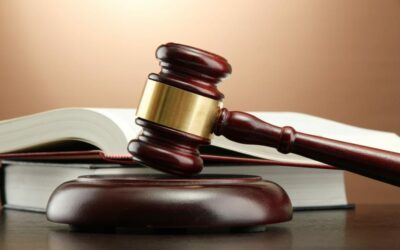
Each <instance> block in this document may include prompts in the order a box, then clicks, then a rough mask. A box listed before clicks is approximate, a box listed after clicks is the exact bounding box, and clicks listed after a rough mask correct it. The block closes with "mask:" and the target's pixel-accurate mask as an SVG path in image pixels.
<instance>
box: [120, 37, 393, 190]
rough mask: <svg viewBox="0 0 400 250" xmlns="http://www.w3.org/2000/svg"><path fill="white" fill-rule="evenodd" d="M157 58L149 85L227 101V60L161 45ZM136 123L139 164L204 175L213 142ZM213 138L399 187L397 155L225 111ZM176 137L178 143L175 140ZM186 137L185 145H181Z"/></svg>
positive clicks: (133, 145)
mask: <svg viewBox="0 0 400 250" xmlns="http://www.w3.org/2000/svg"><path fill="white" fill-rule="evenodd" d="M156 56H157V58H158V59H159V60H160V66H161V71H160V73H159V74H150V76H149V78H150V79H153V80H156V81H159V82H161V83H164V84H169V85H173V86H175V87H177V88H181V89H185V90H187V91H190V92H193V93H196V94H199V95H203V96H207V97H210V98H213V99H216V100H222V98H223V95H222V94H221V93H220V92H219V91H218V90H217V88H216V83H217V82H219V81H220V80H221V79H222V78H224V77H226V76H227V75H229V74H230V73H231V70H232V69H231V66H230V65H229V63H228V62H227V61H226V60H225V59H224V58H223V57H220V56H217V55H215V54H212V53H210V52H206V51H204V50H201V49H196V48H193V47H190V46H185V45H180V44H173V43H169V44H166V45H161V46H160V47H159V48H158V49H157V52H156ZM137 123H138V124H139V125H140V126H142V127H144V133H143V134H142V135H141V136H139V138H138V139H135V140H133V141H132V142H131V143H130V145H129V147H128V150H129V151H130V153H131V154H132V155H133V157H134V159H135V160H137V161H139V162H141V163H142V164H144V165H147V166H150V167H153V168H156V169H159V170H162V171H164V172H168V173H173V174H176V175H182V176H185V175H186V176H187V175H193V174H195V173H197V172H200V171H201V169H202V166H201V165H202V162H201V159H199V156H198V151H197V148H198V147H199V146H201V145H206V144H208V143H209V141H207V140H203V141H202V140H199V139H198V138H195V137H193V136H192V135H189V134H188V133H184V132H181V131H172V129H167V128H163V127H162V126H161V125H159V124H151V123H149V122H146V121H143V120H142V119H137ZM157 127H159V128H157ZM152 131H157V132H152ZM214 133H215V134H217V135H223V136H225V137H227V138H228V139H230V140H234V141H236V142H240V143H246V144H258V145H265V146H269V147H275V148H277V149H278V151H279V152H281V153H289V152H292V153H296V154H299V155H302V156H305V157H308V158H311V159H314V160H317V161H320V162H324V163H327V164H330V165H333V166H336V167H339V168H342V169H345V170H348V171H351V172H354V173H357V174H360V175H364V176H367V177H370V178H373V179H376V180H380V181H383V182H387V183H390V184H393V185H397V186H399V185H400V154H398V153H393V152H388V151H384V150H379V149H374V148H369V147H364V146H360V145H356V144H350V143H345V142H341V141H336V140H331V139H327V138H323V137H319V136H314V135H309V134H304V133H301V132H297V131H296V130H295V129H294V128H292V127H288V126H286V127H283V128H280V127H277V126H274V125H271V124H268V123H265V122H263V121H261V120H259V119H257V118H255V117H253V116H251V115H249V114H246V113H243V112H229V111H228V110H227V109H222V110H221V112H220V115H219V117H216V122H215V125H214ZM174 136H175V137H176V138H177V140H174V138H173V137H174ZM184 137H186V138H187V140H183V139H182V138H184ZM164 138H166V140H164ZM181 141H184V143H182V142H181Z"/></svg>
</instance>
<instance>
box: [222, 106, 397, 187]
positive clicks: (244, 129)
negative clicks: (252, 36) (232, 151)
mask: <svg viewBox="0 0 400 250" xmlns="http://www.w3.org/2000/svg"><path fill="white" fill-rule="evenodd" d="M215 133H216V134H217V135H223V136H225V137H226V138H228V139H230V140H233V141H237V142H240V143H246V144H258V145H265V146H269V147H274V148H276V149H278V151H280V152H281V153H284V154H287V153H296V154H299V155H302V156H305V157H308V158H310V159H314V160H317V161H320V162H324V163H327V164H330V165H333V166H336V167H339V168H342V169H345V170H348V171H351V172H354V173H357V174H360V175H364V176H367V177H370V178H373V179H376V180H380V181H383V182H386V183H390V184H393V185H397V186H400V154H398V153H394V152H389V151H384V150H380V149H375V148H370V147H365V146H360V145H356V144H351V143H345V142H341V141H337V140H332V139H328V138H324V137H320V136H314V135H309V134H304V133H301V132H297V131H296V130H295V129H294V128H292V127H288V126H286V127H282V128H281V127H277V126H274V125H272V124H269V123H266V122H264V121H262V120H260V119H258V118H256V117H254V116H252V115H250V114H247V113H244V112H239V111H234V112H230V111H228V110H227V109H223V110H222V112H221V115H220V117H219V120H218V121H217V123H216V127H215Z"/></svg>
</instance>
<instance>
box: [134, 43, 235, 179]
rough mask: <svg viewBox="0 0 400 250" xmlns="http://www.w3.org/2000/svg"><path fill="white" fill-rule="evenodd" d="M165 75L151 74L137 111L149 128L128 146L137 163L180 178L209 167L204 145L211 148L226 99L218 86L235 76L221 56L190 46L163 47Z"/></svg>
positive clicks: (161, 58)
mask: <svg viewBox="0 0 400 250" xmlns="http://www.w3.org/2000/svg"><path fill="white" fill-rule="evenodd" d="M156 57H157V59H158V60H159V61H160V66H161V71H160V73H158V74H154V73H152V74H150V75H149V76H148V80H147V83H146V85H145V88H144V91H143V95H142V99H141V101H140V104H139V106H138V109H137V113H136V115H137V119H136V123H137V124H138V125H140V126H142V127H143V131H142V133H141V134H140V135H139V137H138V138H137V139H134V140H132V141H131V142H130V143H129V145H128V151H129V152H130V153H131V154H132V156H133V158H134V160H137V161H139V162H140V163H142V164H144V165H146V166H149V167H152V168H155V169H158V170H161V171H164V172H167V173H171V174H177V175H193V174H196V173H198V172H200V171H201V170H202V168H203V161H202V159H201V158H200V153H199V150H198V148H199V146H201V145H208V144H210V137H211V134H212V131H213V127H214V123H215V121H216V119H217V117H218V115H219V112H220V109H221V107H222V100H223V98H224V96H223V94H222V93H220V92H219V91H218V89H217V87H216V84H217V83H218V82H220V81H221V79H223V78H225V77H226V76H227V75H229V74H230V73H231V66H230V65H229V63H228V62H227V61H226V60H225V59H224V58H223V57H220V56H218V55H215V54H212V53H210V52H207V51H204V50H200V49H197V48H193V47H190V46H186V45H181V44H175V43H168V44H165V45H161V46H160V47H158V49H157V51H156Z"/></svg>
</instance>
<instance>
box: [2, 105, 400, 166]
mask: <svg viewBox="0 0 400 250" xmlns="http://www.w3.org/2000/svg"><path fill="white" fill-rule="evenodd" d="M250 113H251V114H253V115H255V116H257V117H258V118H260V119H262V120H264V121H267V122H269V123H271V124H273V125H277V126H285V125H288V126H292V127H294V128H295V129H296V130H298V131H301V132H304V133H310V134H314V135H319V136H323V137H327V138H331V139H336V140H341V141H346V142H351V143H356V144H361V145H365V146H370V147H375V148H380V149H384V150H389V151H393V152H399V153H400V139H399V137H398V136H397V135H396V134H394V133H389V132H381V131H376V130H370V129H363V128H358V127H354V126H350V125H346V124H342V123H339V122H334V121H330V120H327V119H323V118H318V117H315V116H310V115H306V114H300V113H291V112H250ZM134 119H135V110H134V109H112V108H64V109H56V110H51V111H47V112H42V113H37V114H33V115H29V116H24V117H19V118H16V119H10V120H5V121H1V122H0V153H2V155H0V158H13V157H8V156H13V155H14V154H13V153H15V152H19V154H17V155H19V156H21V155H22V156H24V154H23V152H29V153H31V152H37V151H49V149H50V151H57V150H58V151H63V150H64V149H65V148H69V149H70V150H71V149H72V150H73V151H74V152H73V153H72V154H71V155H70V157H76V158H78V159H79V157H80V156H81V155H80V154H79V152H76V151H78V150H79V149H96V148H97V149H99V150H100V151H99V152H101V153H102V154H103V155H104V156H105V157H106V158H108V159H114V160H118V159H121V160H130V159H131V157H130V155H129V153H128V152H127V144H128V142H129V141H130V140H131V139H133V138H136V137H137V135H138V134H139V133H140V131H141V127H139V126H137V125H136V124H135V122H134ZM79 141H80V142H85V146H83V147H82V144H79V143H72V142H79ZM211 143H212V145H213V146H216V147H219V148H222V149H225V150H226V149H227V150H231V151H234V152H239V153H242V154H246V155H249V156H254V157H258V158H263V159H269V160H274V161H279V162H285V163H293V164H316V165H322V164H321V163H318V162H316V161H314V160H310V159H307V158H305V157H302V156H299V155H295V154H281V153H279V152H278V151H277V150H276V149H274V148H268V147H265V146H256V145H244V144H239V143H236V142H232V141H229V140H227V139H225V138H224V137H219V136H214V137H213V139H212V141H211ZM88 145H91V147H89V148H88ZM75 146H76V149H75V148H74V147H75ZM46 149H47V150H46ZM55 149H56V150H55ZM84 152H88V151H87V150H84ZM207 152H208V151H207ZM4 153H6V154H4ZM7 153H11V154H7ZM21 153H22V154H21ZM53 154H54V155H55V156H57V152H54V153H53ZM45 155H49V154H48V152H46V154H45ZM27 156H31V154H27ZM37 156H38V157H40V156H41V153H39V154H37ZM42 156H43V154H42Z"/></svg>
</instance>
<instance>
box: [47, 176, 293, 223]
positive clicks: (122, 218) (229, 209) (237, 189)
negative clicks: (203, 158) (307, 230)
mask: <svg viewBox="0 0 400 250" xmlns="http://www.w3.org/2000/svg"><path fill="white" fill-rule="evenodd" d="M47 218H48V220H49V221H52V222H56V223H64V224H69V225H71V226H73V227H74V228H88V227H89V228H127V227H128V228H142V229H206V230H208V229H221V228H259V227H260V226H265V225H267V224H271V223H278V222H284V221H288V220H290V219H291V218H292V205H291V202H290V199H289V197H288V195H287V194H286V192H285V191H284V190H283V189H282V188H281V187H280V186H278V185H277V184H275V183H273V182H269V181H264V180H262V178H261V177H259V176H249V175H199V176H196V177H193V178H184V179H181V178H177V177H174V176H168V175H163V174H159V175H157V174H155V175H90V176H81V177H78V178H77V179H76V180H73V181H69V182H65V183H63V184H62V185H61V186H59V187H58V188H57V189H56V190H55V191H54V192H53V194H52V195H51V197H50V200H49V203H48V206H47Z"/></svg>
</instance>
